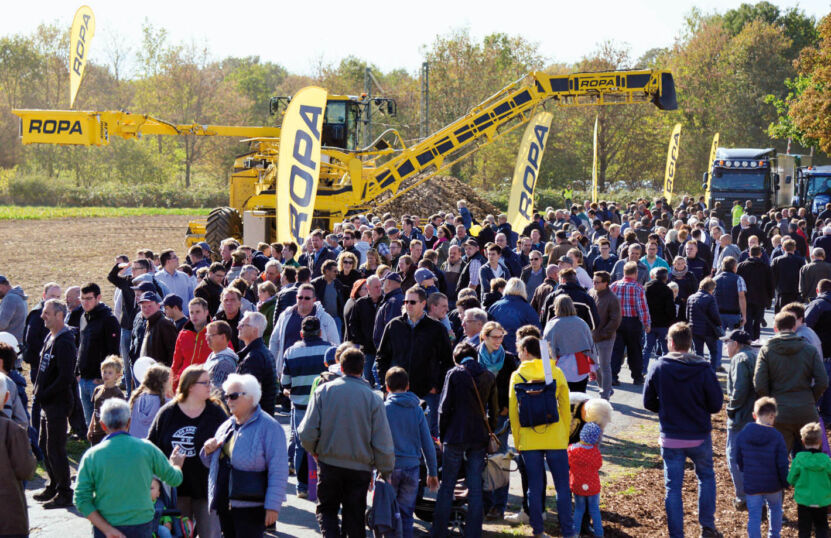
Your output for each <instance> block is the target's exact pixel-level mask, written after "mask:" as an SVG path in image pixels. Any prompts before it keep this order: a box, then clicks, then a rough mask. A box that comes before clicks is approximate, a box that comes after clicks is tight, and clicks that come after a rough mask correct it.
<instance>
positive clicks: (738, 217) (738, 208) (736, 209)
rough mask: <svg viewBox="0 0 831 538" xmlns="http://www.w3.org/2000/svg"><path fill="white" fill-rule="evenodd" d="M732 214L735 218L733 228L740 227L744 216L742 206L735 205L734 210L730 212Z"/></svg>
mask: <svg viewBox="0 0 831 538" xmlns="http://www.w3.org/2000/svg"><path fill="white" fill-rule="evenodd" d="M730 214H731V215H732V217H733V219H732V222H733V226H738V225H739V223H741V221H742V215H744V208H743V207H742V206H741V204H738V205H734V206H733V209H732V210H731V211H730Z"/></svg>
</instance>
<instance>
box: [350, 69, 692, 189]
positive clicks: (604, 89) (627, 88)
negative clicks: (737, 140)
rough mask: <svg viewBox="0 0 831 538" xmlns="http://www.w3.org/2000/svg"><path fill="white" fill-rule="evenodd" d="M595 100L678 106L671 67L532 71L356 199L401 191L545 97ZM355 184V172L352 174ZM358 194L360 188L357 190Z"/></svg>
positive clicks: (508, 127) (404, 155)
mask: <svg viewBox="0 0 831 538" xmlns="http://www.w3.org/2000/svg"><path fill="white" fill-rule="evenodd" d="M550 101H552V102H554V103H556V104H557V105H559V106H568V107H572V106H591V105H614V104H634V103H644V102H652V103H653V104H655V105H656V106H657V107H658V108H660V109H662V110H674V109H676V108H678V104H677V101H676V97H675V84H674V82H673V78H672V74H671V73H670V72H669V71H660V70H639V71H610V72H605V73H576V74H572V75H556V76H555V75H549V74H547V73H544V72H541V71H535V72H532V73H530V74H528V75H526V76H525V77H523V78H521V79H519V80H517V81H516V82H514V83H512V84H509V85H508V86H506V87H505V88H503V89H501V90H500V91H498V92H496V93H495V94H494V95H492V96H491V97H489V98H488V99H486V100H485V101H484V102H483V103H481V104H480V105H478V106H476V107H475V108H473V109H471V110H470V111H469V112H468V113H467V114H466V115H465V116H463V117H461V118H459V119H458V120H456V121H455V122H453V123H451V124H450V125H448V126H446V127H444V128H442V129H441V130H440V131H438V132H437V133H434V134H433V135H431V136H429V137H428V138H426V139H424V140H422V141H421V142H419V143H418V144H415V145H414V146H412V147H409V148H406V149H404V151H402V152H401V153H400V154H398V155H396V156H395V157H394V158H392V159H390V160H389V161H387V162H386V163H384V164H382V165H380V166H379V167H378V168H377V169H376V170H375V171H374V176H373V177H372V178H371V179H370V180H369V181H366V182H364V184H363V187H362V188H361V191H360V195H359V196H357V197H356V201H364V202H365V201H369V200H372V199H374V198H376V197H377V196H379V195H380V194H382V193H383V192H384V191H392V192H393V193H394V194H403V192H404V191H402V192H399V191H398V189H399V187H400V185H401V183H402V182H404V181H406V180H407V179H411V178H413V177H415V176H419V175H420V177H419V179H418V181H417V182H416V183H413V184H411V185H409V186H408V187H407V189H408V190H409V189H410V188H413V187H414V186H416V185H417V184H419V183H421V182H422V181H426V180H428V179H430V177H432V176H433V175H435V174H437V173H439V172H440V171H441V170H443V169H446V168H448V167H449V166H450V165H451V164H453V163H455V162H457V161H459V160H460V159H463V158H464V157H466V156H467V155H468V154H469V153H471V152H473V151H476V150H477V149H479V148H481V147H482V146H483V145H487V144H490V143H492V142H494V141H496V140H498V139H499V138H501V137H502V136H504V135H506V134H508V133H509V132H511V131H513V130H514V129H516V128H518V127H521V126H522V125H524V124H525V123H527V122H528V121H529V120H530V118H531V117H532V116H533V112H534V110H535V109H536V108H537V107H538V106H540V105H543V104H545V103H547V102H550ZM352 180H353V181H352V182H353V186H354V184H355V178H354V177H353V178H352ZM356 194H357V193H356Z"/></svg>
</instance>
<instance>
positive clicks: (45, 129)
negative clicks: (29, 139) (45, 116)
mask: <svg viewBox="0 0 831 538" xmlns="http://www.w3.org/2000/svg"><path fill="white" fill-rule="evenodd" d="M29 132H30V133H40V134H63V133H66V134H83V131H82V130H81V122H80V121H79V120H75V121H69V120H31V121H30V122H29Z"/></svg>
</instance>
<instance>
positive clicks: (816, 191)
mask: <svg viewBox="0 0 831 538" xmlns="http://www.w3.org/2000/svg"><path fill="white" fill-rule="evenodd" d="M829 202H831V166H829V165H825V166H806V167H803V168H800V169H799V171H798V194H797V198H796V205H799V206H803V207H807V208H808V209H809V210H810V211H811V213H812V214H814V215H817V214H819V213H820V212H822V211H823V210H824V209H825V204H827V203H829Z"/></svg>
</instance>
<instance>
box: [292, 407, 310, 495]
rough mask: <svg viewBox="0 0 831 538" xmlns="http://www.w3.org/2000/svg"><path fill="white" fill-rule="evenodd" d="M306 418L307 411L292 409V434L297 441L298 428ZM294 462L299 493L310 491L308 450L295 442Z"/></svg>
mask: <svg viewBox="0 0 831 538" xmlns="http://www.w3.org/2000/svg"><path fill="white" fill-rule="evenodd" d="M305 416H306V410H305V409H297V408H296V407H294V406H292V407H291V432H292V434H293V435H294V438H295V439H298V437H297V428H298V427H299V426H300V423H301V422H303V417H305ZM292 461H293V463H294V472H295V473H297V492H298V493H300V492H301V491H309V464H308V463H307V462H306V449H305V448H303V445H301V444H300V443H299V442H295V445H294V459H293V460H292Z"/></svg>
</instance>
